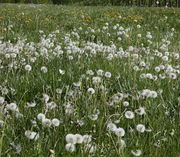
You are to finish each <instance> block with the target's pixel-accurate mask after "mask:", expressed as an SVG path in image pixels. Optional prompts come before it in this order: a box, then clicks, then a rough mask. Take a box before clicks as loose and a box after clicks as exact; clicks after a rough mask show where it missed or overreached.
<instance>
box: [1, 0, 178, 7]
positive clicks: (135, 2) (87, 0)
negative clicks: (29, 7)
mask: <svg viewBox="0 0 180 157" xmlns="http://www.w3.org/2000/svg"><path fill="white" fill-rule="evenodd" d="M0 3H34V4H61V5H68V4H80V5H90V6H91V5H103V6H104V5H119V6H148V7H180V0H0Z"/></svg>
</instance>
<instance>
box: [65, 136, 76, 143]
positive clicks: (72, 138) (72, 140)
mask: <svg viewBox="0 0 180 157" xmlns="http://www.w3.org/2000/svg"><path fill="white" fill-rule="evenodd" d="M66 142H67V143H71V144H76V137H75V135H73V134H67V135H66Z"/></svg>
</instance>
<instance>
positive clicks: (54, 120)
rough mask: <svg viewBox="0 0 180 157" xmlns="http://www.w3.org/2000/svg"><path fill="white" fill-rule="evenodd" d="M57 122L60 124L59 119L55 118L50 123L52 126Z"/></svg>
mask: <svg viewBox="0 0 180 157" xmlns="http://www.w3.org/2000/svg"><path fill="white" fill-rule="evenodd" d="M59 124H60V121H59V119H57V118H54V119H52V125H53V126H59Z"/></svg>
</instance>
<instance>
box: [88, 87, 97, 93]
mask: <svg viewBox="0 0 180 157" xmlns="http://www.w3.org/2000/svg"><path fill="white" fill-rule="evenodd" d="M87 92H88V93H90V94H94V93H95V90H94V89H93V88H89V89H88V90H87Z"/></svg>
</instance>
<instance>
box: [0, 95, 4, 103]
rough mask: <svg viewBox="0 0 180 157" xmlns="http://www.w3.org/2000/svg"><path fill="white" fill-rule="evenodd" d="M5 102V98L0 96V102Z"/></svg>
mask: <svg viewBox="0 0 180 157" xmlns="http://www.w3.org/2000/svg"><path fill="white" fill-rule="evenodd" d="M3 103H4V98H3V97H1V96H0V104H3Z"/></svg>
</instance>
